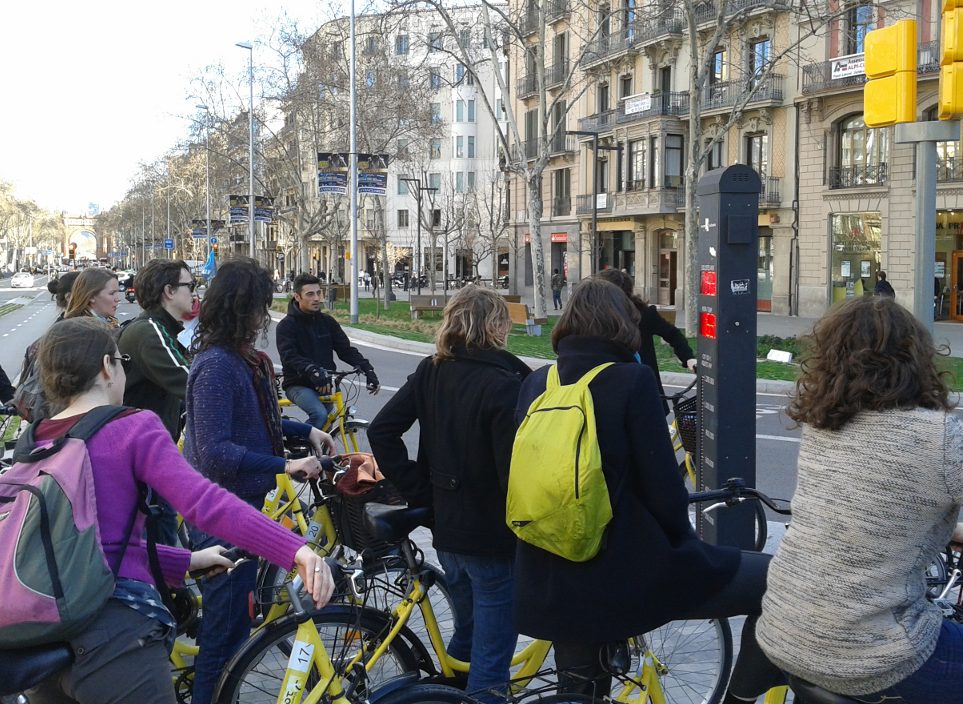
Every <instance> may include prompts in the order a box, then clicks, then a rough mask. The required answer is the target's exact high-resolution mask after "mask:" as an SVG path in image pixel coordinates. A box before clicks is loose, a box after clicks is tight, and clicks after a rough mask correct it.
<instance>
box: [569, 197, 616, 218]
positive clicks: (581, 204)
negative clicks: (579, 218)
mask: <svg viewBox="0 0 963 704" xmlns="http://www.w3.org/2000/svg"><path fill="white" fill-rule="evenodd" d="M595 202H596V204H597V205H596V212H599V213H611V212H612V194H611V193H599V194H598V198H597V200H596V201H595ZM575 214H576V215H591V214H592V194H591V193H589V194H588V195H583V196H575Z"/></svg>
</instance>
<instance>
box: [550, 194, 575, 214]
mask: <svg viewBox="0 0 963 704" xmlns="http://www.w3.org/2000/svg"><path fill="white" fill-rule="evenodd" d="M571 214H572V198H571V197H564V198H553V199H552V217H555V218H564V217H569V216H570V215H571Z"/></svg>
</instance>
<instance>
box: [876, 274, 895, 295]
mask: <svg viewBox="0 0 963 704" xmlns="http://www.w3.org/2000/svg"><path fill="white" fill-rule="evenodd" d="M876 279H877V281H876V288H874V289H873V293H874V294H875V295H877V296H889V297H890V298H896V291H895V290H893V286H892V285H891V284H890V282H889V281H887V280H886V272H885V271H883V270H882V269H880V270H879V271H878V272H877V273H876Z"/></svg>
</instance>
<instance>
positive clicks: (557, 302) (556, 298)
mask: <svg viewBox="0 0 963 704" xmlns="http://www.w3.org/2000/svg"><path fill="white" fill-rule="evenodd" d="M552 305H553V306H554V307H555V309H556V310H558V309H559V308H561V307H562V290H561V289H559V290H558V291H555V290H553V291H552Z"/></svg>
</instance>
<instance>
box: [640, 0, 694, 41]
mask: <svg viewBox="0 0 963 704" xmlns="http://www.w3.org/2000/svg"><path fill="white" fill-rule="evenodd" d="M635 26H636V32H635V33H636V39H635V41H636V43H637V44H639V45H642V44H648V43H650V42H653V41H655V40H656V39H661V38H662V37H665V36H667V35H674V34H682V33H683V31H684V30H685V15H684V14H683V13H682V9H681V8H674V9H671V10H667V11H666V12H665V14H662V15H660V16H658V17H652V18H649V19H645V20H639V21H638V22H636V25H635Z"/></svg>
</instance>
